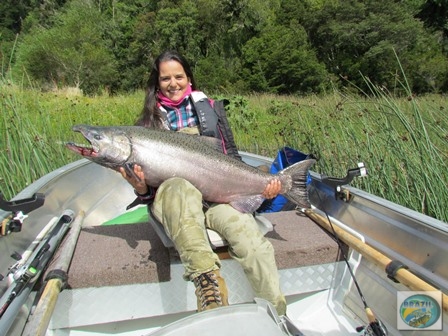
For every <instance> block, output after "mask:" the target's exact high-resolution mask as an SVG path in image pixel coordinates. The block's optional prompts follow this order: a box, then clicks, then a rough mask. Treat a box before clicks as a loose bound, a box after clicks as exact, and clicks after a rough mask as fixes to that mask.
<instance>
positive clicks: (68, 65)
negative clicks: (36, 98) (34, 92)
mask: <svg viewBox="0 0 448 336" xmlns="http://www.w3.org/2000/svg"><path fill="white" fill-rule="evenodd" d="M56 19H57V21H55V22H57V23H56V24H55V25H54V26H53V27H51V28H49V29H46V28H42V27H38V26H35V27H33V28H32V29H31V31H30V33H29V34H28V35H26V36H25V37H24V39H23V41H22V42H21V43H20V44H19V46H18V49H17V64H16V66H15V71H14V73H21V72H22V71H25V72H26V73H27V75H28V76H30V77H31V78H32V79H34V80H36V81H38V82H40V83H41V84H42V85H45V86H54V85H57V86H75V87H79V88H81V89H82V90H83V91H84V92H86V93H94V92H97V91H98V90H101V89H103V88H105V87H108V86H109V85H112V83H113V81H114V79H115V78H116V76H117V71H116V63H115V60H114V57H113V55H112V54H111V52H110V51H109V48H110V45H109V44H108V42H109V41H108V40H104V39H103V32H104V30H105V29H106V28H107V25H106V23H105V22H104V20H103V18H102V16H101V13H100V12H99V11H97V10H96V8H95V7H92V3H91V2H90V1H89V0H74V1H72V2H71V3H70V6H68V8H67V10H66V11H64V12H61V13H60V14H58V17H57V18H56Z"/></svg>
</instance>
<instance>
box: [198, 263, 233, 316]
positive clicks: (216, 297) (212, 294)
mask: <svg viewBox="0 0 448 336" xmlns="http://www.w3.org/2000/svg"><path fill="white" fill-rule="evenodd" d="M193 283H194V285H195V286H196V290H195V294H196V296H197V298H198V311H199V312H201V311H203V310H209V309H213V308H218V307H222V306H228V305H229V302H228V299H227V297H228V293H227V286H226V283H225V281H224V279H223V278H222V277H221V275H220V273H219V270H216V271H210V272H207V273H202V274H201V275H199V276H198V277H196V278H195V279H193Z"/></svg>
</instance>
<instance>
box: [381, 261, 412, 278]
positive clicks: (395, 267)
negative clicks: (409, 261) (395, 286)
mask: <svg viewBox="0 0 448 336" xmlns="http://www.w3.org/2000/svg"><path fill="white" fill-rule="evenodd" d="M402 268H403V269H408V267H407V266H406V265H404V264H402V263H401V262H400V261H398V260H392V261H391V262H390V263H389V264H387V266H386V274H387V277H388V278H389V279H391V280H392V281H394V282H397V283H398V282H399V281H398V280H397V279H395V276H396V275H397V272H398V271H399V270H400V269H402Z"/></svg>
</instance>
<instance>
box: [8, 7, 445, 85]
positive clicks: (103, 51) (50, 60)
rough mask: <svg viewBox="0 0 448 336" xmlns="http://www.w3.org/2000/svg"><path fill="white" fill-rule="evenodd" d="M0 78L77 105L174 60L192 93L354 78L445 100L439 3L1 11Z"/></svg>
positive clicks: (334, 82)
mask: <svg viewBox="0 0 448 336" xmlns="http://www.w3.org/2000/svg"><path fill="white" fill-rule="evenodd" d="M0 13H1V14H0V17H1V20H0V39H1V47H0V48H1V53H0V60H1V65H2V68H1V71H2V73H3V74H4V73H5V72H7V71H9V70H11V69H13V70H14V71H13V74H14V78H15V80H16V81H21V80H23V81H24V82H27V83H28V82H32V83H33V85H36V84H38V85H40V86H41V87H43V88H48V89H49V88H53V87H55V86H56V87H65V86H70V87H77V88H80V89H81V90H82V91H83V92H84V93H85V94H94V93H99V92H102V91H103V90H106V91H108V92H111V93H115V92H119V91H129V90H136V89H140V88H142V87H143V86H144V84H145V81H146V79H147V77H148V73H149V70H150V66H151V64H152V61H153V60H154V58H155V57H156V56H157V55H158V54H159V53H160V52H161V51H163V50H165V49H176V50H178V51H179V52H181V53H182V54H184V55H185V56H186V57H187V59H188V60H189V61H190V62H191V63H192V66H193V69H194V73H195V75H196V79H197V82H198V85H199V87H200V88H202V89H203V90H205V91H208V92H213V91H215V92H216V91H218V92H220V93H223V92H230V93H235V92H236V93H239V94H244V93H249V92H269V93H278V94H306V93H320V92H325V91H327V90H330V89H333V88H335V87H337V88H340V87H343V86H347V85H348V83H352V84H355V85H356V86H358V87H360V88H366V84H365V81H364V79H363V77H367V78H369V79H370V81H372V82H373V83H376V84H379V85H383V86H385V87H387V88H388V89H389V90H392V89H395V88H396V89H398V90H400V89H401V88H400V86H399V85H397V83H398V82H399V81H402V80H403V76H402V74H401V71H400V66H399V64H398V63H397V59H396V56H395V54H396V55H398V58H399V60H400V62H401V67H402V68H403V69H404V73H406V76H407V81H408V82H409V85H410V88H411V90H412V92H414V93H416V94H421V93H426V92H446V91H447V90H448V58H447V55H448V1H447V0H366V1H359V0H301V1H297V0H194V1H193V0H159V1H157V0H152V1H151V0H150V1H148V0H2V1H1V3H0Z"/></svg>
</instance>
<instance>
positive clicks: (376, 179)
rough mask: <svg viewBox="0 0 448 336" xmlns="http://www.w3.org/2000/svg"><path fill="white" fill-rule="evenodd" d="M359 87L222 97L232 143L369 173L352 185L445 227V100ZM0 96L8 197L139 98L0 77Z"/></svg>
mask: <svg viewBox="0 0 448 336" xmlns="http://www.w3.org/2000/svg"><path fill="white" fill-rule="evenodd" d="M366 81H367V82H368V80H367V79H366ZM369 88H370V92H366V93H365V94H364V95H362V92H359V91H358V92H357V93H355V94H354V93H352V92H348V91H347V92H341V91H334V92H331V93H328V94H326V95H324V96H312V95H311V96H307V97H294V96H276V95H266V94H264V95H250V96H244V97H243V96H235V97H227V98H229V99H230V102H231V104H230V105H229V106H228V114H229V120H230V122H231V125H232V129H233V131H234V136H235V140H236V142H237V145H238V146H239V148H240V149H241V150H245V151H249V152H253V153H257V154H261V155H266V156H269V157H273V156H274V155H275V154H276V152H277V150H278V149H279V148H281V147H283V146H290V147H294V148H297V149H299V150H301V151H302V152H304V153H313V154H314V155H315V156H317V157H318V158H319V160H318V163H317V164H316V166H315V167H314V168H313V170H315V171H317V172H320V173H325V174H327V175H330V176H344V175H345V174H346V171H347V169H348V168H353V167H355V166H356V165H357V163H358V162H364V163H365V165H366V167H367V169H368V171H369V175H368V177H366V178H363V179H357V180H356V181H355V182H354V183H353V185H354V186H356V187H359V188H361V189H363V190H366V191H367V192H370V193H373V194H375V195H378V196H381V197H384V198H386V199H388V200H390V201H392V202H395V203H398V204H401V205H403V206H406V207H408V208H411V209H414V210H416V211H419V212H422V213H424V214H427V215H430V216H432V217H435V218H438V219H440V220H442V221H445V222H448V208H447V207H446V204H448V189H447V184H448V170H447V167H446V162H447V161H448V145H447V143H448V141H447V140H448V116H447V112H446V109H447V108H448V106H447V99H446V97H444V96H441V95H433V96H425V97H413V96H412V95H411V94H410V93H409V95H408V96H407V97H396V96H395V95H393V94H392V93H390V92H388V91H387V90H385V88H382V87H380V86H375V85H374V84H372V83H369ZM0 98H1V105H0V113H1V116H0V122H1V125H0V132H1V133H0V191H1V192H2V193H3V194H4V195H5V197H6V198H11V197H12V196H14V195H15V194H16V193H17V192H19V191H20V190H21V189H23V188H24V187H26V186H27V185H29V184H30V183H32V182H33V181H35V180H36V179H38V178H39V177H41V176H43V175H45V174H47V173H48V172H50V171H52V170H54V169H56V168H58V167H60V166H62V165H64V164H66V163H69V162H71V161H74V160H77V159H79V157H77V156H75V155H74V154H72V153H71V152H70V151H68V150H67V149H65V147H64V143H65V142H66V141H69V140H76V139H79V141H84V140H81V139H82V137H81V136H79V135H77V134H75V133H73V132H72V131H71V127H72V126H73V125H74V124H79V123H85V124H93V125H132V124H133V123H134V121H135V119H136V118H137V116H138V114H139V112H140V108H141V104H142V102H143V92H135V93H133V94H129V95H118V96H112V97H109V96H107V95H103V96H98V97H85V96H83V95H80V94H76V91H75V93H72V92H69V91H62V92H61V91H56V92H46V93H43V92H41V91H39V90H23V89H21V88H20V87H17V86H15V85H13V84H11V83H10V82H8V81H6V80H3V81H1V80H0ZM214 98H223V97H219V96H218V97H214Z"/></svg>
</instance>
